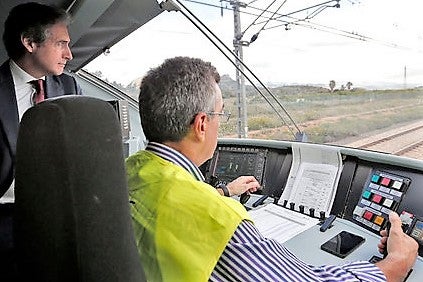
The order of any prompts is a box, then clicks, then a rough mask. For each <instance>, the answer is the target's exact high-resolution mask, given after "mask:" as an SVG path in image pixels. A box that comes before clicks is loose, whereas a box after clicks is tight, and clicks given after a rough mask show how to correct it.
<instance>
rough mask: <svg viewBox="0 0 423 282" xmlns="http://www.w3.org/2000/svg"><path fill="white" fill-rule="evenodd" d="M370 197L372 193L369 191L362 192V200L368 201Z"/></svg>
mask: <svg viewBox="0 0 423 282" xmlns="http://www.w3.org/2000/svg"><path fill="white" fill-rule="evenodd" d="M371 195H372V193H371V192H370V191H364V193H363V198H365V199H370V196H371Z"/></svg>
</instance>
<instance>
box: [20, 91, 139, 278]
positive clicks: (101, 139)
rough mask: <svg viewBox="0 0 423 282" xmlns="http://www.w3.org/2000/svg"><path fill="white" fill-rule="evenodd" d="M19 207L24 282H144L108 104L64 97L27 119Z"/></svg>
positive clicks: (114, 122)
mask: <svg viewBox="0 0 423 282" xmlns="http://www.w3.org/2000/svg"><path fill="white" fill-rule="evenodd" d="M14 209H15V215H14V238H15V251H16V259H17V268H18V274H19V275H20V277H19V280H20V281H125V282H126V281H145V278H144V273H143V270H142V268H141V265H140V258H139V255H138V252H137V248H136V246H135V240H134V233H133V229H132V223H131V218H130V210H129V199H128V191H127V185H126V175H125V167H124V157H123V148H122V137H121V129H120V125H119V121H118V118H117V115H116V113H115V112H114V110H113V108H112V106H111V105H110V104H109V103H108V102H106V101H102V100H99V99H96V98H91V97H83V96H66V97H61V98H58V99H54V100H47V101H45V102H43V103H40V104H38V105H36V106H35V107H33V108H31V109H29V110H28V111H27V112H26V113H25V114H24V116H23V118H22V121H21V125H20V130H19V137H18V143H17V156H16V185H15V207H14Z"/></svg>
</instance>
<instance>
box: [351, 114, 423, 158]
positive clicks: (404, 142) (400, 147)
mask: <svg viewBox="0 0 423 282" xmlns="http://www.w3.org/2000/svg"><path fill="white" fill-rule="evenodd" d="M347 146H351V147H355V148H360V149H366V150H372V151H381V152H386V153H390V154H394V155H397V156H405V157H410V158H414V159H422V160H423V121H421V122H417V123H414V124H410V125H408V126H403V127H400V128H396V129H393V130H390V131H387V132H384V133H381V134H378V135H374V136H371V137H368V138H365V139H362V140H360V141H357V142H354V143H350V144H348V145H347Z"/></svg>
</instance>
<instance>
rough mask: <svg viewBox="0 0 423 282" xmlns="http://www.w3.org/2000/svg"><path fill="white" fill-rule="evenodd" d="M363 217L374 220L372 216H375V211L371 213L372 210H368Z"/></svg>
mask: <svg viewBox="0 0 423 282" xmlns="http://www.w3.org/2000/svg"><path fill="white" fill-rule="evenodd" d="M363 217H364V218H365V219H367V220H368V221H371V220H372V217H373V213H371V212H369V211H366V212H365V213H364V214H363Z"/></svg>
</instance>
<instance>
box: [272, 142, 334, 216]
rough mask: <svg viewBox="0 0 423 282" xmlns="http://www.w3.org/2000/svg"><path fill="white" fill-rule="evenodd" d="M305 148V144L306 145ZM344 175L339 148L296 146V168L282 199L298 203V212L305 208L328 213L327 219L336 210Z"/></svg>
mask: <svg viewBox="0 0 423 282" xmlns="http://www.w3.org/2000/svg"><path fill="white" fill-rule="evenodd" d="M303 145H304V144H303ZM341 172H342V158H341V154H340V152H339V149H337V148H331V147H327V148H325V147H321V146H315V145H313V144H307V146H300V145H299V144H295V143H294V144H292V166H291V170H290V172H289V176H288V181H287V183H286V186H285V189H284V191H283V193H282V196H281V198H280V199H279V202H278V203H279V204H283V202H284V200H287V202H288V207H289V203H295V208H294V209H295V210H296V211H299V206H300V205H303V206H304V212H305V213H306V214H309V209H310V208H313V209H314V210H315V216H318V215H319V213H320V211H324V212H325V215H326V216H327V215H328V214H329V213H330V210H331V209H332V205H333V201H334V199H335V194H336V189H337V187H338V182H339V177H340V176H341Z"/></svg>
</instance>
